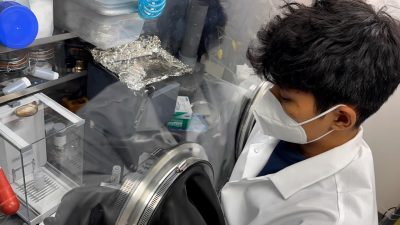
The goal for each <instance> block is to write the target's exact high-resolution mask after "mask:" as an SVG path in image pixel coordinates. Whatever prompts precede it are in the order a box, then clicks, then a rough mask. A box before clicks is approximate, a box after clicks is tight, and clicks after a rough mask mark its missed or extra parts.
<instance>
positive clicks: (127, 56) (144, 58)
mask: <svg viewBox="0 0 400 225" xmlns="http://www.w3.org/2000/svg"><path fill="white" fill-rule="evenodd" d="M91 52H92V55H93V58H94V60H95V61H96V62H98V63H100V64H101V65H103V66H104V67H105V68H106V69H108V70H110V71H111V72H112V73H114V74H115V75H117V76H118V77H119V79H120V81H121V82H123V83H125V84H126V85H127V86H128V88H130V89H132V90H135V91H139V90H142V89H143V88H144V87H145V86H147V85H149V84H152V83H155V82H159V81H162V80H165V79H167V78H168V77H172V76H182V75H184V74H188V73H190V72H191V71H192V69H191V68H190V67H189V66H187V65H186V64H184V63H182V62H181V61H179V60H178V59H176V58H175V57H174V56H172V55H171V54H169V53H168V52H167V51H166V50H164V49H163V48H162V47H161V41H160V39H159V38H158V37H156V36H148V37H141V38H139V39H138V40H136V41H134V42H132V43H129V44H126V45H122V46H119V47H115V48H111V49H107V50H101V49H98V48H95V49H93V50H92V51H91Z"/></svg>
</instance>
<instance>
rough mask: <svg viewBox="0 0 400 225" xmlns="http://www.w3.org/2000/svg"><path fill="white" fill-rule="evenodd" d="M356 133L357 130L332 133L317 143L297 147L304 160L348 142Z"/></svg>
mask: <svg viewBox="0 0 400 225" xmlns="http://www.w3.org/2000/svg"><path fill="white" fill-rule="evenodd" d="M358 131H359V129H353V130H350V131H342V132H337V131H334V132H332V133H331V134H329V135H327V136H326V137H324V138H322V139H320V140H318V141H315V142H312V143H308V144H304V145H299V146H300V149H301V153H303V155H304V156H305V157H306V158H311V157H313V156H316V155H319V154H321V153H324V152H326V151H329V150H331V149H333V148H336V147H338V146H340V145H343V144H344V143H346V142H348V141H350V140H351V139H353V138H354V137H355V136H356V135H357V133H358Z"/></svg>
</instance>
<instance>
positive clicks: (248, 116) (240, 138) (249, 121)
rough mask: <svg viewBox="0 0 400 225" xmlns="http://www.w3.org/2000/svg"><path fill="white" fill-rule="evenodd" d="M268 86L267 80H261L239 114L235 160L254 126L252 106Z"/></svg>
mask: <svg viewBox="0 0 400 225" xmlns="http://www.w3.org/2000/svg"><path fill="white" fill-rule="evenodd" d="M269 87H270V83H269V82H267V81H263V82H262V83H261V84H260V85H259V86H258V87H257V89H256V91H255V92H254V95H253V96H252V97H251V98H250V99H249V100H248V101H247V102H246V103H245V106H244V109H243V112H242V114H241V117H240V118H241V119H240V122H239V126H238V129H237V135H236V146H235V147H236V150H235V159H236V160H237V159H238V158H239V156H240V154H241V153H242V151H243V148H244V146H245V144H246V142H247V139H248V138H249V135H250V133H251V131H252V129H253V127H254V124H255V118H254V115H253V113H252V110H251V108H252V106H253V105H254V103H255V102H256V101H258V99H259V98H261V97H262V96H263V95H264V92H265V91H266V90H268V89H269Z"/></svg>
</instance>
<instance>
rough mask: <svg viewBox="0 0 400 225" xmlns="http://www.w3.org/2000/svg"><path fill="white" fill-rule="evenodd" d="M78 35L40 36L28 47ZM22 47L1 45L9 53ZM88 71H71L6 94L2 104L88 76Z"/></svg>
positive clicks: (3, 51) (0, 99) (1, 50)
mask: <svg viewBox="0 0 400 225" xmlns="http://www.w3.org/2000/svg"><path fill="white" fill-rule="evenodd" d="M76 37H78V36H77V35H75V34H73V33H62V34H56V35H53V36H51V37H45V38H39V39H36V40H35V41H34V42H33V43H32V44H31V45H30V46H28V47H27V48H30V47H35V46H40V45H45V44H50V43H55V42H59V41H64V40H68V39H72V38H76ZM18 50H20V49H11V48H7V47H5V46H2V45H0V54H3V53H7V52H12V51H18ZM86 74H87V73H86V72H81V73H70V74H66V75H63V76H60V78H59V79H57V80H52V81H46V82H45V83H41V84H38V85H35V86H31V87H29V88H27V89H25V90H23V91H20V92H16V93H12V94H9V95H4V96H0V105H1V104H4V103H7V102H10V101H13V100H15V99H18V98H21V97H24V96H27V95H31V94H34V93H37V92H40V91H42V90H45V89H47V88H50V87H53V86H56V85H59V84H62V83H65V82H68V81H71V80H75V79H78V78H80V77H84V76H86Z"/></svg>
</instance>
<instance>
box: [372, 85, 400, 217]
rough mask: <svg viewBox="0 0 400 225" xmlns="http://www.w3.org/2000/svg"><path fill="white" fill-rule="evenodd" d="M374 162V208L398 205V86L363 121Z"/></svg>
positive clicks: (399, 164)
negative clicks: (375, 191)
mask: <svg viewBox="0 0 400 225" xmlns="http://www.w3.org/2000/svg"><path fill="white" fill-rule="evenodd" d="M364 128H365V133H364V137H365V140H366V141H367V143H368V144H369V146H370V147H371V150H372V153H373V155H374V162H375V176H376V188H377V201H378V209H379V211H380V212H385V211H386V210H387V209H388V208H390V207H393V206H397V205H399V204H400V89H398V90H397V91H396V92H395V94H394V95H393V96H392V97H391V98H390V99H389V101H388V102H387V103H385V105H383V106H382V108H381V109H380V111H378V112H377V113H376V114H375V115H373V116H372V117H371V118H369V120H367V121H366V122H365V124H364Z"/></svg>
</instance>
